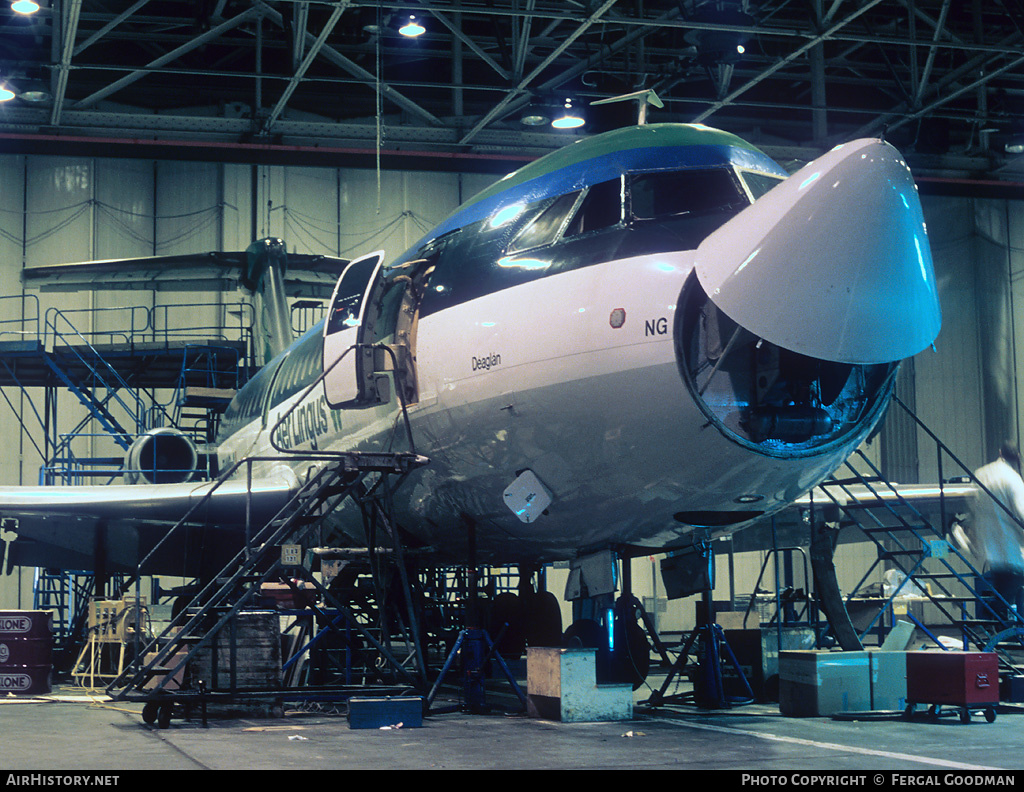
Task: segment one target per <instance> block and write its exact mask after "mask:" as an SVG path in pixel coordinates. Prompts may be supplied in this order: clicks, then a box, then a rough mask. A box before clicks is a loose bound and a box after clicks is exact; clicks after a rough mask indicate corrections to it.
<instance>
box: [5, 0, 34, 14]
mask: <svg viewBox="0 0 1024 792" xmlns="http://www.w3.org/2000/svg"><path fill="white" fill-rule="evenodd" d="M11 10H12V11H14V12H15V13H18V14H24V15H26V16H27V15H28V14H34V13H35V12H36V11H38V10H39V3H37V2H35V0H14V2H13V3H11Z"/></svg>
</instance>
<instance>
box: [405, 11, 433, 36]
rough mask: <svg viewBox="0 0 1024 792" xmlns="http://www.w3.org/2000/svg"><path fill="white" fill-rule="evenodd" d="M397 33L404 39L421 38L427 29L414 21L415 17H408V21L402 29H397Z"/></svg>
mask: <svg viewBox="0 0 1024 792" xmlns="http://www.w3.org/2000/svg"><path fill="white" fill-rule="evenodd" d="M398 32H399V33H401V34H402V35H403V36H405V37H406V38H416V37H417V36H422V35H423V34H424V33H426V32H427V29H426V28H425V27H423V25H421V24H420V23H419V22H417V21H416V17H415V16H413V15H410V16H409V21H408V22H406V23H405V24H404V25H402V27H400V28H399V29H398Z"/></svg>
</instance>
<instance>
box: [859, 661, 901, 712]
mask: <svg viewBox="0 0 1024 792" xmlns="http://www.w3.org/2000/svg"><path fill="white" fill-rule="evenodd" d="M868 654H869V657H870V668H871V709H873V710H899V711H902V710H904V709H905V708H906V706H907V653H906V652H887V651H882V650H877V651H870V652H869V653H868Z"/></svg>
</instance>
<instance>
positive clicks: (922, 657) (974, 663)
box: [904, 651, 999, 723]
mask: <svg viewBox="0 0 1024 792" xmlns="http://www.w3.org/2000/svg"><path fill="white" fill-rule="evenodd" d="M918 704H926V705H929V710H928V713H929V715H931V716H932V717H934V718H937V717H938V716H939V714H940V713H941V710H942V707H950V708H952V709H954V710H957V711H958V712H959V714H960V721H961V722H962V723H969V722H970V720H971V713H972V712H981V713H983V714H984V716H985V720H986V721H988V722H989V723H992V722H993V721H994V720H995V719H996V706H997V705H998V704H999V658H998V657H997V655H996V654H995V652H942V651H934V652H933V651H925V652H907V707H906V710H905V712H904V714H905V715H906V716H907V717H909V716H911V715H912V714H913V712H914V708H915V706H916V705H918Z"/></svg>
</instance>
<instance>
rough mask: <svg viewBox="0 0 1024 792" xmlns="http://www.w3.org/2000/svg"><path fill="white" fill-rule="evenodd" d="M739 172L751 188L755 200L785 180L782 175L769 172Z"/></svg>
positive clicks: (748, 187)
mask: <svg viewBox="0 0 1024 792" xmlns="http://www.w3.org/2000/svg"><path fill="white" fill-rule="evenodd" d="M739 173H740V178H741V179H743V183H744V184H745V185H747V189H748V190H750V195H751V196H752V197H753V199H754V200H755V201H756V200H757V199H758V198H760V197H761V196H762V195H764V194H765V193H766V192H768V191H769V190H770V189H772V187H775V186H776V185H779V184H782V182H784V181H785V179H783V178H781V177H780V176H772V175H771V174H768V173H755V172H754V171H740V172H739Z"/></svg>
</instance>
